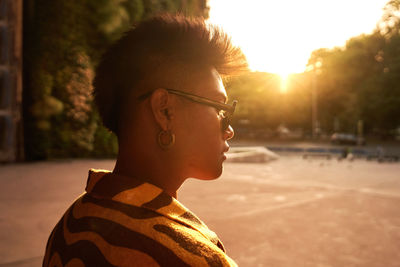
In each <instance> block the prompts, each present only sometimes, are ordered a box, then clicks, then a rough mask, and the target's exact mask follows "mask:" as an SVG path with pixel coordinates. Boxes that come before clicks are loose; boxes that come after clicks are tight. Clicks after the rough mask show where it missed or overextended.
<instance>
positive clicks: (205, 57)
mask: <svg viewBox="0 0 400 267" xmlns="http://www.w3.org/2000/svg"><path fill="white" fill-rule="evenodd" d="M178 65H179V66H185V68H190V69H191V70H197V69H198V70H201V69H205V68H207V67H214V68H215V69H216V70H217V71H218V73H219V74H220V75H222V76H228V75H233V74H237V73H239V72H242V71H246V70H247V61H246V58H245V56H244V55H243V53H242V51H241V50H240V48H238V47H235V46H233V44H232V42H231V39H230V37H229V36H228V35H227V34H226V33H224V32H223V31H222V30H221V29H220V28H219V27H217V26H213V25H206V24H205V22H204V20H203V19H200V18H197V19H193V18H192V19H190V18H186V17H184V16H182V15H170V14H163V15H158V16H155V17H153V18H151V19H149V20H146V21H143V22H141V23H140V24H139V25H137V27H135V28H133V29H131V30H129V31H128V32H126V33H125V34H124V36H123V37H122V38H121V39H120V40H119V41H117V42H116V43H115V44H114V45H112V46H111V47H110V48H109V49H108V50H107V52H106V53H105V54H104V55H103V59H102V61H101V62H100V64H99V65H98V67H97V70H96V77H95V79H94V82H93V85H94V99H95V103H96V105H97V108H98V110H99V113H100V116H101V118H102V120H103V124H104V125H105V126H106V127H107V128H108V129H109V130H111V131H112V132H114V133H115V134H117V136H118V123H119V119H120V117H121V114H120V111H121V106H122V105H123V104H124V100H126V99H127V98H128V96H129V95H130V94H131V93H132V91H136V92H134V93H136V95H139V93H141V91H143V90H149V89H155V88H150V87H151V85H152V86H154V85H155V84H157V82H158V85H157V86H161V87H162V86H163V84H162V81H163V75H164V76H166V75H168V76H171V69H172V72H173V70H174V66H175V67H176V66H178ZM163 73H164V74H163ZM172 76H174V73H172ZM164 86H165V85H164ZM146 87H147V88H146Z"/></svg>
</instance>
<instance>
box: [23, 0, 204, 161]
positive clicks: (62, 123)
mask: <svg viewBox="0 0 400 267" xmlns="http://www.w3.org/2000/svg"><path fill="white" fill-rule="evenodd" d="M157 12H182V13H185V14H188V15H193V16H204V17H207V14H208V9H207V7H206V1H205V0H68V1H53V0H35V1H30V2H29V3H28V4H27V5H26V6H25V18H24V19H25V25H24V27H25V45H24V54H25V55H26V56H25V66H24V72H25V77H24V121H25V123H24V124H25V143H26V154H27V158H29V159H43V158H51V157H71V156H111V155H115V153H116V151H117V144H116V138H115V136H113V135H112V134H111V133H109V132H108V131H107V130H106V129H104V128H103V127H102V126H101V124H100V122H99V121H100V120H99V117H98V114H97V113H96V111H95V110H94V109H93V104H92V95H91V92H92V79H93V76H94V73H93V68H94V66H95V65H96V64H97V62H98V61H99V59H100V57H101V55H102V53H103V52H104V51H105V49H106V48H107V47H108V46H109V45H110V44H111V43H112V42H113V41H115V40H116V39H118V38H119V37H120V36H121V34H122V33H123V32H124V31H126V30H127V29H128V28H129V27H131V26H132V25H133V24H134V23H137V22H139V21H141V20H142V19H144V18H147V17H149V16H151V15H152V14H154V13H157Z"/></svg>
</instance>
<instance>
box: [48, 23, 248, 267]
mask: <svg viewBox="0 0 400 267" xmlns="http://www.w3.org/2000/svg"><path fill="white" fill-rule="evenodd" d="M246 68H247V63H246V60H245V57H244V55H243V54H242V52H241V51H240V49H239V48H236V47H234V46H232V44H231V42H230V39H229V38H228V37H227V35H226V34H225V33H223V32H222V31H220V30H219V29H218V28H215V27H212V26H206V25H205V24H204V22H203V21H202V20H199V19H187V18H185V17H183V16H172V15H162V16H156V17H154V18H152V19H149V20H147V21H144V22H142V23H141V24H139V25H138V26H137V27H136V28H134V29H132V30H130V31H129V32H127V33H126V34H125V35H124V36H123V37H122V38H121V39H120V40H119V41H118V42H117V43H116V44H115V45H113V46H112V47H111V48H110V49H109V50H108V51H107V52H106V53H105V55H104V58H103V61H102V62H101V63H100V65H99V66H98V68H97V72H96V78H95V80H94V87H95V91H94V95H95V102H96V104H97V107H98V109H99V113H100V115H101V117H102V119H103V123H104V125H105V126H106V127H108V129H110V130H111V131H112V132H114V133H115V134H116V135H117V137H118V144H119V152H118V158H117V161H116V165H115V168H114V170H113V171H112V172H108V171H99V170H90V171H89V178H88V183H87V187H86V193H85V194H83V195H82V196H81V197H80V198H78V200H76V201H75V203H74V204H73V205H72V206H71V207H70V209H68V210H67V212H66V213H65V215H64V216H63V218H62V219H61V220H60V222H59V223H58V224H57V225H56V227H55V228H54V230H53V232H52V234H51V235H50V238H49V241H48V244H47V248H46V255H45V258H44V262H43V265H44V266H235V265H236V264H235V263H234V261H233V260H232V259H230V258H229V257H228V256H227V255H226V254H225V249H224V247H223V245H222V243H221V241H220V240H219V239H218V237H217V236H216V235H215V233H214V232H212V231H211V230H209V229H208V228H207V226H206V225H205V224H204V223H203V222H202V221H201V220H200V219H199V218H197V217H196V216H195V215H194V214H193V213H192V212H191V211H189V210H188V209H187V208H185V207H184V206H183V205H182V204H181V203H180V202H179V201H178V200H177V190H178V189H179V187H180V186H181V185H182V183H183V182H184V181H185V180H186V179H187V178H189V177H193V178H197V179H203V180H209V179H215V178H218V177H219V176H220V175H221V173H222V163H223V161H224V160H225V159H226V157H225V154H224V153H225V152H226V151H227V150H228V149H229V146H228V143H227V141H228V140H229V139H230V138H232V137H233V129H232V127H231V126H230V125H229V122H230V117H231V116H232V114H233V112H234V109H235V105H236V102H233V104H227V103H226V102H227V95H226V91H225V88H224V86H223V83H222V80H221V77H220V75H229V74H232V73H235V72H238V71H242V70H245V69H246Z"/></svg>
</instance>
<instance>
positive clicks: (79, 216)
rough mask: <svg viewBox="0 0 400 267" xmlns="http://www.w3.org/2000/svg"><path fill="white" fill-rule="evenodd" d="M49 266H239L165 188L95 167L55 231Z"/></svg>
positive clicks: (49, 248)
mask: <svg viewBox="0 0 400 267" xmlns="http://www.w3.org/2000/svg"><path fill="white" fill-rule="evenodd" d="M43 266H44V267H59V266H65V267H72V266H236V264H235V262H234V261H233V260H232V259H230V258H229V257H228V256H227V255H226V254H225V250H224V247H223V245H222V243H221V242H220V241H219V239H218V237H217V236H216V235H215V233H214V232H212V231H211V230H209V229H208V228H207V226H206V225H205V224H204V223H203V222H202V221H201V220H200V219H199V218H197V217H196V215H194V214H193V213H192V212H190V211H189V210H188V209H187V208H185V207H184V206H183V205H182V204H181V203H180V202H178V201H177V200H176V199H175V198H173V197H171V196H169V195H168V194H166V193H165V192H163V191H162V189H160V188H158V187H156V186H154V185H152V184H149V183H146V182H143V181H140V180H135V179H132V178H130V177H125V176H121V175H116V174H113V173H111V172H108V171H102V170H90V171H89V178H88V183H87V186H86V193H84V194H83V195H82V196H81V197H79V198H78V199H77V200H76V201H75V202H74V203H73V204H72V206H71V207H70V208H69V209H68V210H67V211H66V213H65V214H64V216H63V217H62V218H61V220H60V221H59V222H58V224H57V225H56V226H55V228H54V230H53V231H52V233H51V235H50V237H49V240H48V243H47V247H46V254H45V257H44V260H43Z"/></svg>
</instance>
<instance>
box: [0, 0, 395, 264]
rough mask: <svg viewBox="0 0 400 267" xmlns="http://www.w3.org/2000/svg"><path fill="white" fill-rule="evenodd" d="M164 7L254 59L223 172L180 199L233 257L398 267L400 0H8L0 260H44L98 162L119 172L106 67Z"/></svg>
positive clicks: (1, 94) (1, 50) (0, 3)
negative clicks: (101, 83) (106, 104)
mask: <svg viewBox="0 0 400 267" xmlns="http://www.w3.org/2000/svg"><path fill="white" fill-rule="evenodd" d="M158 12H173V13H175V12H181V13H183V14H186V15H188V16H202V17H204V18H207V22H208V23H214V24H217V25H219V26H220V27H222V28H224V29H225V30H226V31H227V32H228V33H230V34H231V36H232V40H233V42H234V43H235V44H236V45H238V46H240V47H241V48H242V49H243V51H244V53H245V55H246V57H247V58H248V61H249V65H250V69H251V72H249V73H246V74H243V75H241V76H236V77H231V78H229V79H225V80H224V83H225V86H226V88H227V91H228V95H229V97H230V99H237V100H239V103H238V106H237V109H236V112H235V116H234V117H233V122H232V124H233V128H234V129H235V138H234V139H233V140H232V141H231V150H230V151H231V153H230V154H229V155H228V160H227V162H226V163H225V164H224V168H225V169H224V173H223V175H222V177H221V178H220V179H217V180H215V181H207V182H206V183H203V182H201V181H196V180H188V181H187V182H185V184H184V186H183V187H182V188H181V190H180V191H179V199H180V201H182V203H184V204H185V205H186V206H187V207H189V208H190V209H191V210H193V211H194V212H195V213H196V214H197V215H198V216H199V217H200V218H202V219H203V220H204V221H205V222H206V223H207V225H208V226H209V227H210V228H211V229H212V230H214V231H215V232H216V233H218V235H219V237H220V238H221V239H222V240H223V242H224V244H225V247H226V248H227V251H228V254H229V256H231V257H232V258H233V259H234V260H235V261H236V262H237V263H238V264H239V265H240V266H282V267H285V266H313V267H314V266H320V267H322V266H324V267H327V266H331V267H332V266H368V267H370V266H385V267H387V266H393V267H398V266H399V262H400V253H399V248H400V213H399V209H398V207H399V204H400V202H399V200H400V179H399V178H400V176H399V173H400V164H398V162H399V159H400V0H369V1H365V0H351V1H349V0H347V1H345V0H335V1H330V0H304V1H298V0H286V1H276V0H275V1H261V0H259V1H257V0H246V1H244V0H209V1H206V0H68V1H61V0H59V1H55V0H0V162H2V163H3V164H1V165H0V266H7V267H27V266H41V262H42V257H43V253H44V249H45V244H46V241H47V239H48V236H49V233H50V232H51V229H53V227H54V225H55V224H56V223H57V221H58V220H59V218H60V217H61V216H62V214H63V213H64V212H65V210H66V209H67V208H68V207H69V206H70V205H71V203H72V202H73V201H74V199H75V198H76V197H78V196H79V195H80V194H81V193H82V192H83V190H84V188H85V182H86V175H87V171H88V169H89V168H101V169H112V168H113V165H114V156H115V155H116V153H117V142H116V138H115V136H113V135H112V134H111V133H110V132H109V131H107V130H106V129H105V128H104V127H103V126H102V125H101V123H100V119H99V116H98V113H97V111H96V110H95V109H94V107H93V99H92V95H91V92H92V80H93V77H94V68H95V67H96V65H97V64H98V62H99V59H100V56H101V54H102V53H103V52H104V51H105V50H106V49H107V47H108V46H109V45H110V44H111V43H112V42H114V41H115V40H117V39H118V38H119V37H120V36H121V34H122V33H123V32H124V31H126V30H127V29H129V27H131V26H132V25H133V24H135V23H137V22H140V21H141V20H143V19H146V18H148V17H149V16H152V15H153V14H156V13H158ZM32 161H35V162H32ZM9 163H12V164H9ZM14 163H16V164H14Z"/></svg>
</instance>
